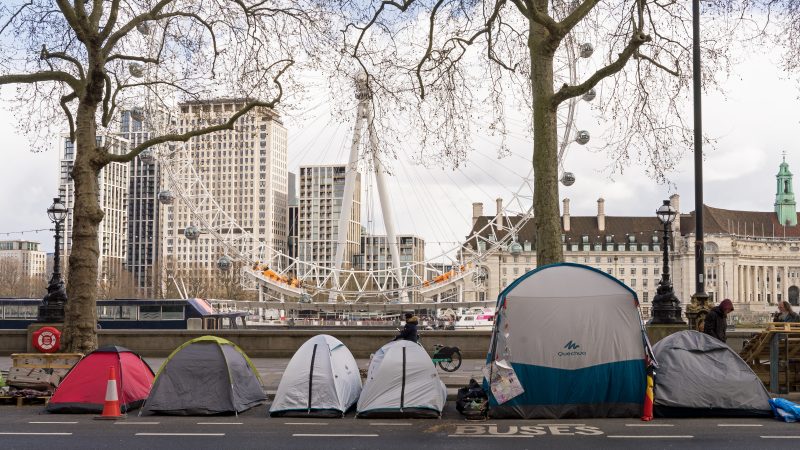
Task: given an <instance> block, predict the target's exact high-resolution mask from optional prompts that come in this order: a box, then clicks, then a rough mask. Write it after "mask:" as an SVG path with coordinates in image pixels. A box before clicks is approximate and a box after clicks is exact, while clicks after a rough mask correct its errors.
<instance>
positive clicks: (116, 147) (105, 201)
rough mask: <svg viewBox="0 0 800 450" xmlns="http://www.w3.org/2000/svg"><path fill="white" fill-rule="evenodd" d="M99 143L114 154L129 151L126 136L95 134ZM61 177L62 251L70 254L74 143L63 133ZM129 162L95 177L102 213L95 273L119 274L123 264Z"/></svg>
mask: <svg viewBox="0 0 800 450" xmlns="http://www.w3.org/2000/svg"><path fill="white" fill-rule="evenodd" d="M97 143H98V145H102V146H105V147H106V148H107V149H108V151H109V152H110V153H112V154H115V155H121V154H124V153H126V152H127V151H128V140H127V139H124V138H122V137H120V136H116V135H111V134H108V135H98V136H97ZM59 155H60V158H59V166H60V178H59V187H58V192H59V196H60V197H61V201H62V202H63V203H64V205H65V206H66V208H67V217H66V219H65V220H64V240H63V241H62V242H63V255H64V256H65V260H66V257H68V256H69V254H70V252H71V249H72V230H73V228H74V214H73V209H74V207H75V183H74V182H73V181H72V178H71V177H70V175H69V174H70V172H71V171H72V167H73V165H74V164H75V144H74V143H73V142H72V141H70V139H69V136H68V135H62V136H61V139H60V151H59ZM128 177H129V174H128V165H127V164H126V163H118V162H112V163H109V164H108V165H106V166H105V167H103V168H102V169H101V170H100V174H99V175H98V177H97V180H98V185H99V198H98V201H99V203H100V208H102V210H103V213H104V216H103V220H102V221H101V222H100V225H99V227H98V231H97V239H98V241H99V244H100V259H99V262H98V264H99V266H98V277H99V278H100V279H101V280H110V279H114V278H116V277H118V276H119V275H120V273H121V271H122V270H123V269H124V265H125V262H126V261H125V253H126V243H127V237H128V236H127V221H128Z"/></svg>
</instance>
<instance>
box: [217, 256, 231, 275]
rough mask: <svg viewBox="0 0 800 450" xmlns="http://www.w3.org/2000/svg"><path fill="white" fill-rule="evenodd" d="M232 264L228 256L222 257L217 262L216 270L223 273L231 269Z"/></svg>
mask: <svg viewBox="0 0 800 450" xmlns="http://www.w3.org/2000/svg"><path fill="white" fill-rule="evenodd" d="M232 264H233V261H231V259H230V258H228V255H222V256H221V257H220V258H219V259H218V260H217V269H219V270H221V271H223V272H227V271H229V270H230V269H231V265H232Z"/></svg>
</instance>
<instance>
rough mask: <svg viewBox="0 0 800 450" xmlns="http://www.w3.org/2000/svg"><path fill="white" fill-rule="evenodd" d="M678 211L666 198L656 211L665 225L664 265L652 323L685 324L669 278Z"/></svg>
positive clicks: (655, 299) (654, 303) (654, 304)
mask: <svg viewBox="0 0 800 450" xmlns="http://www.w3.org/2000/svg"><path fill="white" fill-rule="evenodd" d="M677 215H678V212H677V211H675V208H673V207H672V205H670V201H669V200H664V204H663V205H661V206H660V207H659V208H658V210H657V211H656V216H658V220H660V221H661V223H662V224H663V225H664V242H663V245H664V255H663V261H664V265H663V267H662V268H661V282H660V283H659V284H658V289H657V290H656V295H655V297H653V319H652V320H651V322H650V323H651V324H654V325H657V324H685V323H686V322H684V321H683V320H681V306H680V305H681V304H680V301H678V297H676V296H675V291H673V289H672V281H671V280H670V278H669V235H670V232H671V228H672V222H673V221H674V220H675V217H676V216H677Z"/></svg>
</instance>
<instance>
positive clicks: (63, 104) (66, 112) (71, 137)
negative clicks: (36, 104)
mask: <svg viewBox="0 0 800 450" xmlns="http://www.w3.org/2000/svg"><path fill="white" fill-rule="evenodd" d="M76 98H78V95H77V94H75V93H74V92H73V93H71V94H69V95H65V96H63V97H61V102H60V104H61V109H62V110H63V111H64V115H65V116H67V123H69V140H70V141H73V142H74V141H75V118H74V117H72V111H70V110H69V106H67V104H68V103H69V102H71V101H72V100H75V99H76Z"/></svg>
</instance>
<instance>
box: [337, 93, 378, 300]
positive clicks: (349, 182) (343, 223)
mask: <svg viewBox="0 0 800 450" xmlns="http://www.w3.org/2000/svg"><path fill="white" fill-rule="evenodd" d="M368 104H369V103H368V101H367V99H359V102H358V108H357V109H356V123H355V126H354V128H353V142H352V144H351V146H350V159H349V160H348V162H347V169H346V171H345V176H344V193H343V194H342V195H343V196H342V210H341V212H339V229H338V234H337V237H336V255H335V256H334V259H333V269H334V276H333V283H334V286H335V287H336V288H337V289H338V288H339V287H340V286H339V275H340V271H341V269H342V262H343V261H344V252H345V250H346V249H347V231H348V229H349V225H350V214H351V213H352V211H353V194H354V193H355V190H356V175H357V174H358V143H359V142H360V141H361V129H362V126H363V123H364V119H365V118H366V117H367V114H368V111H369V108H368V107H367V106H368ZM328 303H336V293H335V292H331V293H330V295H329V296H328Z"/></svg>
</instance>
